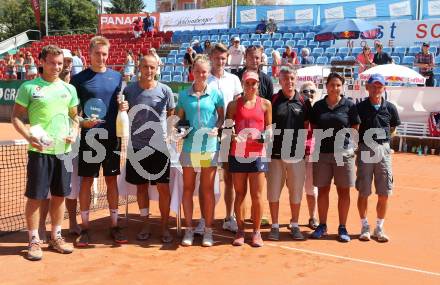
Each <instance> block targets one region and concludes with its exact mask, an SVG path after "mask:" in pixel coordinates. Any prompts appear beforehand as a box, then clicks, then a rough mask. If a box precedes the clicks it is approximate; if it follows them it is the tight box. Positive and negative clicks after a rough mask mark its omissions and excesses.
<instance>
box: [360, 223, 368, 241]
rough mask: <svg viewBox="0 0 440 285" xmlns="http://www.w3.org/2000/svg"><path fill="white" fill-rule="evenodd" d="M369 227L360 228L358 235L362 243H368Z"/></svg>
mask: <svg viewBox="0 0 440 285" xmlns="http://www.w3.org/2000/svg"><path fill="white" fill-rule="evenodd" d="M370 236H371V235H370V226H369V225H366V226H362V229H361V234H360V235H359V239H360V240H362V241H369V240H370Z"/></svg>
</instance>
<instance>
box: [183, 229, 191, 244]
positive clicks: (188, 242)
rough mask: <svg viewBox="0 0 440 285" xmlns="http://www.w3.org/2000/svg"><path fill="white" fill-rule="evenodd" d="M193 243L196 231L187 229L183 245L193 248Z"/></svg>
mask: <svg viewBox="0 0 440 285" xmlns="http://www.w3.org/2000/svg"><path fill="white" fill-rule="evenodd" d="M193 241H194V230H193V229H186V230H185V235H184V236H183V239H182V243H181V244H182V245H183V246H191V245H192V244H193Z"/></svg>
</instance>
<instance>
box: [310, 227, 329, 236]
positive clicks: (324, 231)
mask: <svg viewBox="0 0 440 285" xmlns="http://www.w3.org/2000/svg"><path fill="white" fill-rule="evenodd" d="M325 235H327V225H326V224H319V226H318V227H317V228H316V230H315V231H314V232H313V233H312V234H311V235H310V238H312V239H320V238H322V237H323V236H325Z"/></svg>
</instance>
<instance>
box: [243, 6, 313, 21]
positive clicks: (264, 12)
mask: <svg viewBox="0 0 440 285" xmlns="http://www.w3.org/2000/svg"><path fill="white" fill-rule="evenodd" d="M278 4H280V3H278ZM318 10H319V5H290V6H283V5H281V4H280V5H277V6H238V7H237V26H238V27H255V26H256V25H257V24H258V23H259V22H260V20H262V19H264V20H268V19H270V18H272V19H274V20H275V23H277V24H278V25H279V26H280V25H283V24H284V25H288V24H289V25H291V24H308V25H316V24H317V18H318Z"/></svg>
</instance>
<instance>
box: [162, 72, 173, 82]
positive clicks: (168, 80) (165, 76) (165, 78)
mask: <svg viewBox="0 0 440 285" xmlns="http://www.w3.org/2000/svg"><path fill="white" fill-rule="evenodd" d="M161 79H162V81H165V82H171V75H168V74H166V75H164V74H163V75H162V76H161Z"/></svg>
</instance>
